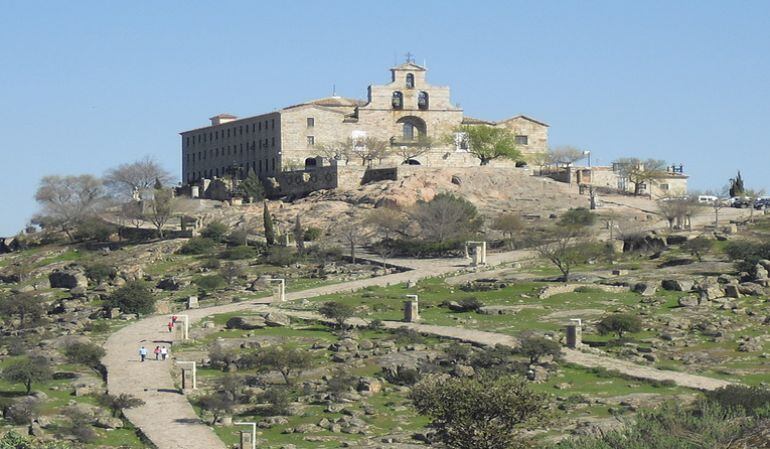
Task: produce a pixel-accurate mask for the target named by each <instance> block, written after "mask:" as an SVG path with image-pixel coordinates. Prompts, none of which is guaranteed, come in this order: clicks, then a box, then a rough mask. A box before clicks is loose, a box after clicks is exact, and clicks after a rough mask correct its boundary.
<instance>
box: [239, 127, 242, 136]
mask: <svg viewBox="0 0 770 449" xmlns="http://www.w3.org/2000/svg"><path fill="white" fill-rule="evenodd" d="M238 135H240V136H242V135H243V126H239V127H238Z"/></svg>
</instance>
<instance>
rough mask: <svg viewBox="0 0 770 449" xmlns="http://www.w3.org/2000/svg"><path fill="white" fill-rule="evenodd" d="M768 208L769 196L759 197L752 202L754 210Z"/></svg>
mask: <svg viewBox="0 0 770 449" xmlns="http://www.w3.org/2000/svg"><path fill="white" fill-rule="evenodd" d="M768 207H770V196H761V197H759V198H757V199H756V200H754V209H765V208H768Z"/></svg>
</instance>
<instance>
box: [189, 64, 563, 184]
mask: <svg viewBox="0 0 770 449" xmlns="http://www.w3.org/2000/svg"><path fill="white" fill-rule="evenodd" d="M390 72H391V81H390V83H388V84H384V85H372V86H369V88H368V92H367V98H366V100H357V99H351V98H343V97H339V96H332V97H327V98H321V99H318V100H312V101H308V102H306V103H301V104H297V105H293V106H288V107H285V108H283V109H280V110H278V111H273V112H269V113H265V114H261V115H255V116H252V117H246V118H238V117H235V116H233V115H229V114H220V115H216V116H214V117H211V119H210V120H211V125H210V126H206V127H203V128H198V129H193V130H191V131H185V132H182V133H181V136H182V180H183V181H184V183H187V184H190V183H193V182H197V181H199V180H201V179H204V178H207V179H212V178H215V177H220V176H224V175H225V174H230V173H233V171H234V170H235V171H237V172H238V173H240V174H241V176H243V175H244V174H245V173H247V172H248V171H252V172H254V173H256V174H257V175H258V176H260V177H261V178H266V177H273V176H275V175H276V174H278V173H280V172H281V170H282V168H283V169H285V168H289V167H292V168H295V167H296V168H300V167H304V168H313V167H315V166H317V165H318V164H320V163H322V159H321V158H320V156H323V155H324V152H323V151H321V145H328V144H332V143H334V142H340V141H345V140H347V139H348V138H352V139H353V140H354V141H356V142H363V141H364V140H365V139H366V138H368V137H372V138H376V139H378V140H382V141H386V142H388V144H389V145H390V146H391V147H404V146H410V145H418V144H419V142H424V141H425V140H426V139H424V137H427V138H429V139H430V141H431V149H430V151H428V152H426V153H424V154H421V155H419V156H417V157H414V158H413V159H411V160H409V161H408V163H410V164H424V165H442V166H470V165H478V164H479V161H478V159H476V158H474V157H473V156H472V155H470V154H469V153H468V151H467V148H465V146H464V143H463V142H462V139H455V140H456V142H455V144H450V143H447V139H446V138H445V137H446V136H451V135H452V133H453V132H454V130H455V129H456V128H457V127H458V126H459V125H464V124H465V125H479V126H499V127H505V128H508V129H510V130H511V131H513V133H514V134H515V135H516V143H517V145H518V149H519V150H520V151H521V152H522V153H523V154H524V155H528V154H533V153H540V152H545V151H547V149H548V125H546V124H545V123H543V122H540V121H537V120H534V119H532V118H529V117H526V116H524V115H517V116H515V117H511V118H509V119H506V120H502V121H499V122H491V121H485V120H478V119H473V118H470V117H466V116H465V115H463V110H462V109H461V108H460V107H458V106H457V105H454V104H453V103H452V102H451V99H450V92H449V87H447V86H433V85H431V84H428V82H427V80H426V73H427V70H426V69H425V67H422V66H420V65H417V64H415V63H414V61H412V60H411V59H407V62H405V63H403V64H401V65H399V66H396V67H393V68H391V69H390ZM450 140H451V139H450ZM403 162H404V161H403V159H401V160H399V158H397V157H395V156H393V157H389V158H386V159H384V160H383V161H381V163H383V164H385V163H387V164H400V163H403ZM351 163H355V162H353V161H351ZM509 163H512V162H509Z"/></svg>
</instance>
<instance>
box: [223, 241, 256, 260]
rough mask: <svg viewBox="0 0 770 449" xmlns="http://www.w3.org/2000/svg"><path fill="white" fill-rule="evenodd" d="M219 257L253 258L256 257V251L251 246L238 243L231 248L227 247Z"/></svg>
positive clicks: (232, 258) (234, 258) (230, 258)
mask: <svg viewBox="0 0 770 449" xmlns="http://www.w3.org/2000/svg"><path fill="white" fill-rule="evenodd" d="M219 257H221V258H222V259H228V260H243V259H253V258H255V257H257V251H256V250H255V249H254V248H253V247H251V246H246V245H240V246H236V247H233V248H227V249H226V250H224V251H222V253H221V254H220V255H219Z"/></svg>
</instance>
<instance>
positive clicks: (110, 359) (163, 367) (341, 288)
mask: <svg viewBox="0 0 770 449" xmlns="http://www.w3.org/2000/svg"><path fill="white" fill-rule="evenodd" d="M530 255H531V253H529V252H527V251H512V252H508V253H502V254H494V255H490V256H489V257H488V263H489V265H496V264H499V263H504V262H514V261H518V260H522V259H524V258H527V257H529V256H530ZM390 262H391V263H395V264H398V265H402V266H407V267H410V268H412V269H413V270H412V271H406V272H401V273H396V274H391V275H387V276H380V277H375V278H369V279H361V280H357V281H351V282H346V283H342V284H335V285H327V286H323V287H318V288H314V289H310V290H305V291H300V292H292V293H287V294H286V300H287V301H288V300H297V299H303V298H311V297H315V296H322V295H327V294H332V293H342V292H352V291H356V290H360V289H362V288H364V287H368V286H373V285H376V286H385V285H392V284H398V283H401V282H407V281H410V280H411V281H417V280H419V279H423V278H426V277H431V276H439V275H444V274H449V273H455V272H457V271H459V270H462V269H464V268H466V267H467V265H468V261H467V260H465V259H462V258H457V259H424V260H406V259H405V260H393V261H390ZM271 301H272V298H270V297H266V298H262V299H259V300H255V301H247V302H241V303H233V304H226V305H222V306H217V307H208V308H204V309H197V310H189V311H187V312H186V313H187V314H188V315H189V319H190V322H191V323H194V322H196V321H198V320H200V319H202V318H204V317H205V316H208V315H212V314H219V313H227V312H235V311H239V310H246V309H252V308H254V307H255V306H257V305H259V304H265V303H270V302H271ZM167 323H168V316H152V317H148V318H145V319H142V320H140V321H137V322H136V323H133V324H131V325H129V326H126V327H124V328H123V329H121V330H119V331H117V332H116V333H114V334H113V335H111V336H110V338H109V339H108V340H107V342H106V343H105V345H104V348H105V350H106V352H107V354H106V356H105V357H104V359H103V363H104V365H105V366H106V367H107V372H108V376H107V388H108V390H109V392H110V393H111V394H121V393H128V394H131V395H133V396H135V397H138V398H140V399H142V400H143V401H144V402H145V405H143V406H141V407H137V408H133V409H129V410H126V417H127V418H128V419H129V420H130V421H131V422H132V423H133V424H134V425H135V426H136V427H138V428H139V429H141V430H142V432H144V434H145V435H146V436H147V437H148V438H149V439H150V440H151V441H152V442H153V443H154V444H155V445H156V446H157V447H158V448H159V449H224V448H225V445H224V444H223V443H222V442H221V441H220V440H219V438H218V437H217V436H216V435H215V434H214V432H213V431H212V430H211V428H210V427H209V426H208V425H206V424H205V423H203V422H201V421H200V419H198V416H197V414H196V413H195V411H194V410H193V408H192V406H191V405H190V403H189V402H188V401H187V398H186V397H185V396H184V395H182V394H180V393H179V392H178V390H177V386H176V385H175V381H174V379H173V378H172V376H171V363H172V361H171V360H168V361H165V362H156V361H155V360H154V358H153V357H152V356H151V357H150V358H151V360H148V361H147V362H144V363H140V362H139V348H140V347H141V346H142V345H144V346H145V347H146V348H147V349H148V351H149V352H150V353H151V352H152V349H154V348H155V346H157V345H163V344H165V345H166V346H169V345H170V343H172V341H173V338H174V334H170V333H169V332H168V331H167V329H166V327H165V326H166V324H167ZM172 359H173V354H172Z"/></svg>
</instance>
